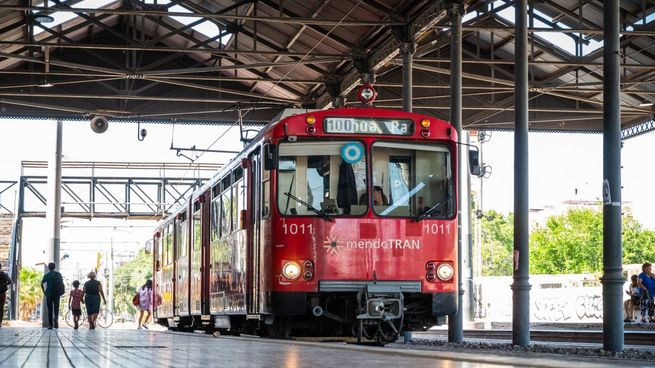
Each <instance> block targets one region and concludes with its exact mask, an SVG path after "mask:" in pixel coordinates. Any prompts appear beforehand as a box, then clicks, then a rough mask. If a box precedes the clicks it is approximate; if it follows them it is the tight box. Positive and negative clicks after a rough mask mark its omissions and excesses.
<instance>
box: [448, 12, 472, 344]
mask: <svg viewBox="0 0 655 368" xmlns="http://www.w3.org/2000/svg"><path fill="white" fill-rule="evenodd" d="M463 10H464V6H463V4H462V3H461V2H459V1H458V2H455V3H452V4H450V5H449V7H448V13H449V16H450V27H451V31H450V35H451V36H450V60H451V62H450V66H451V72H450V123H451V124H452V125H453V126H454V127H455V129H456V130H457V140H461V139H462V13H463ZM457 150H458V152H462V150H461V149H460V147H459V146H458V147H457ZM461 159H462V156H459V160H461ZM460 166H461V165H460V164H459V161H458V163H457V167H456V168H455V172H457V173H460V171H461V170H460ZM461 187H462V186H461V185H459V181H458V182H457V188H458V189H459V188H461ZM458 194H459V195H458V196H457V214H458V216H457V294H458V295H457V313H456V314H454V315H451V316H448V341H450V342H456V343H461V342H462V341H464V330H463V326H462V325H463V320H464V318H463V315H464V308H463V303H462V302H463V298H464V287H463V283H462V275H463V272H462V257H463V255H464V252H463V249H462V218H461V214H462V206H461V204H462V196H463V195H468V193H461V192H459V193H458Z"/></svg>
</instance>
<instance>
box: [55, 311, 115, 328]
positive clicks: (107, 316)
mask: <svg viewBox="0 0 655 368" xmlns="http://www.w3.org/2000/svg"><path fill="white" fill-rule="evenodd" d="M64 320H65V321H66V324H67V325H68V326H70V327H74V326H75V323H74V322H73V312H72V311H71V310H68V312H66V317H65V318H64ZM87 320H88V318H87V315H86V308H84V309H82V315H81V316H80V321H79V322H78V326H79V327H82V326H83V325H84V324H85V323H86V321H87ZM113 324H114V313H112V312H111V311H110V310H109V309H106V308H103V309H100V313H98V318H97V319H96V325H98V326H100V327H102V328H109V327H111V325H113Z"/></svg>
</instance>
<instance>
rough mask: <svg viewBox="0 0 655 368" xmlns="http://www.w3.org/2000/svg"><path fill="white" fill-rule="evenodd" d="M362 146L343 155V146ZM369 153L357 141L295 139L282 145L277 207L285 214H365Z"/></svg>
mask: <svg viewBox="0 0 655 368" xmlns="http://www.w3.org/2000/svg"><path fill="white" fill-rule="evenodd" d="M352 145H355V149H356V150H357V147H361V149H359V151H357V152H356V153H351V154H350V156H348V157H349V158H350V159H349V161H350V163H349V162H346V161H344V159H343V158H342V150H343V148H344V146H348V147H350V146H352ZM360 197H362V198H366V197H367V189H366V155H365V154H364V146H363V144H361V143H358V142H346V141H339V142H296V143H282V144H280V151H279V163H278V208H279V209H280V212H281V213H282V214H283V215H300V216H306V215H308V216H317V211H320V212H322V213H324V214H327V215H329V216H339V215H346V216H348V215H349V216H358V215H363V214H364V213H366V210H367V206H366V204H365V203H364V204H362V205H360V204H359V198H360Z"/></svg>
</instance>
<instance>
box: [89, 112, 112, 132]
mask: <svg viewBox="0 0 655 368" xmlns="http://www.w3.org/2000/svg"><path fill="white" fill-rule="evenodd" d="M107 128H109V121H107V118H106V117H104V116H101V115H98V116H95V117H94V118H93V119H91V130H93V131H94V132H96V133H98V134H100V133H104V132H106V131H107Z"/></svg>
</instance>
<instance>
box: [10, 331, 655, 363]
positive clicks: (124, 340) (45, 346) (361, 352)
mask: <svg viewBox="0 0 655 368" xmlns="http://www.w3.org/2000/svg"><path fill="white" fill-rule="evenodd" d="M392 345H393V346H391V347H389V346H387V347H375V346H362V345H351V344H345V343H326V342H310V341H289V340H270V339H262V338H257V337H228V336H221V337H218V338H216V337H214V336H212V335H206V334H194V333H182V332H168V331H150V330H135V329H130V330H126V329H109V330H101V329H98V330H93V331H90V330H86V329H80V330H73V329H70V328H62V329H58V330H57V329H55V330H47V329H43V328H34V327H32V328H29V327H3V328H1V329H0V366H1V367H290V368H299V367H355V366H357V367H382V366H385V367H389V366H391V367H394V366H395V367H487V366H490V367H491V366H494V367H496V366H513V367H566V366H571V365H575V366H576V367H613V366H617V364H620V365H622V366H635V367H636V366H641V367H643V366H645V365H644V362H641V363H638V362H625V361H621V362H617V361H611V360H610V361H608V360H590V359H575V358H571V357H567V356H556V355H544V354H527V355H524V356H507V355H503V354H494V353H493V352H489V351H484V352H474V351H473V352H470V353H469V352H461V351H443V350H442V351H429V350H423V349H421V350H415V349H412V348H411V347H409V346H404V345H403V344H392ZM651 363H653V362H651ZM647 365H648V364H646V366H647Z"/></svg>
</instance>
